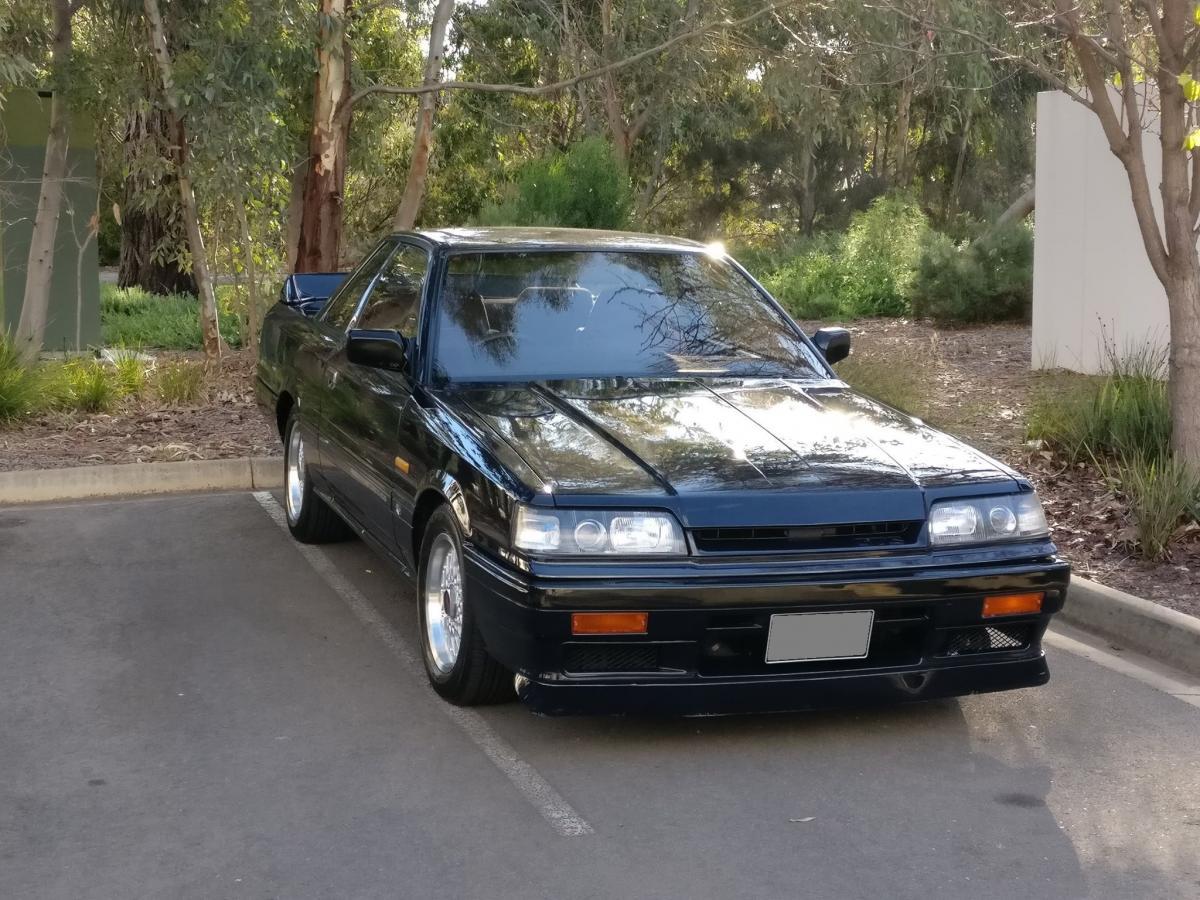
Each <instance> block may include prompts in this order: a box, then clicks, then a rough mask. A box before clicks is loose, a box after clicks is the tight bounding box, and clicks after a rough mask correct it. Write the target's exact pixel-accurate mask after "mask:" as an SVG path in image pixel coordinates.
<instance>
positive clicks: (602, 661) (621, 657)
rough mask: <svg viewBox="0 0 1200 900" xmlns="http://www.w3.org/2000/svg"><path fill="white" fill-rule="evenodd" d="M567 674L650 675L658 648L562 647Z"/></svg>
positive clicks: (592, 645)
mask: <svg viewBox="0 0 1200 900" xmlns="http://www.w3.org/2000/svg"><path fill="white" fill-rule="evenodd" d="M563 668H564V669H565V670H566V671H567V672H576V673H587V672H654V671H657V670H658V668H659V665H658V648H657V647H648V646H638V645H636V644H572V645H570V646H568V647H567V648H566V652H565V658H564V660H563Z"/></svg>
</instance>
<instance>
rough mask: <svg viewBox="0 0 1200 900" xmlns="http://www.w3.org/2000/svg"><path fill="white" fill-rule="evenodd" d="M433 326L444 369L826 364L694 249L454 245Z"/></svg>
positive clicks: (504, 375) (724, 369) (660, 371)
mask: <svg viewBox="0 0 1200 900" xmlns="http://www.w3.org/2000/svg"><path fill="white" fill-rule="evenodd" d="M437 335H438V336H437V342H436V349H435V370H436V373H437V375H438V377H439V379H441V380H453V381H501V380H509V381H532V380H545V379H565V378H606V377H615V376H631V377H637V376H648V375H659V376H662V375H691V376H705V375H738V376H766V377H799V378H811V377H813V376H816V375H818V374H822V368H821V366H820V364H819V363H818V362H817V360H816V358H815V356H814V355H813V352H812V351H811V349H810V348H809V347H808V346H807V344H806V343H805V342H804V341H803V339H802V338H801V337H800V336H799V335H798V334H797V332H796V330H795V329H794V327H793V326H792V325H791V323H790V322H788V321H787V320H786V319H785V317H783V316H782V315H781V314H780V313H779V312H778V311H777V310H775V309H774V308H773V307H772V306H771V305H770V304H769V303H768V302H766V301H765V300H764V299H763V298H762V297H761V296H760V295H759V293H758V292H757V291H756V290H755V288H754V286H753V285H752V284H751V283H750V282H749V281H748V280H747V279H746V278H745V277H744V276H743V275H742V274H741V273H740V272H738V271H737V270H736V269H734V268H733V266H731V265H730V264H729V263H728V262H727V261H725V260H722V259H714V258H712V257H710V256H708V255H706V254H704V253H702V252H696V253H677V252H624V253H618V252H600V251H582V252H580V251H560V252H540V253H511V252H510V253H496V252H490V253H467V254H458V255H455V256H453V257H451V258H450V262H449V266H448V272H447V275H446V280H445V283H444V285H443V289H442V294H441V297H440V302H439V304H438V331H437Z"/></svg>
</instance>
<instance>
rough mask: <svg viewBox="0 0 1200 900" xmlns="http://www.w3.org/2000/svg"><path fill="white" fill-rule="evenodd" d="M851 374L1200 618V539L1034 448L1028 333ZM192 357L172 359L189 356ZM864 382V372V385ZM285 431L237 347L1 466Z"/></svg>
mask: <svg viewBox="0 0 1200 900" xmlns="http://www.w3.org/2000/svg"><path fill="white" fill-rule="evenodd" d="M852 330H853V332H854V346H855V356H854V358H853V361H854V365H855V367H856V368H855V369H852V370H847V372H846V376H847V377H849V378H851V380H856V381H857V383H858V384H859V385H860V386H862V387H863V388H864V389H866V390H868V391H870V390H871V384H872V382H875V383H876V384H877V388H878V390H879V391H880V393H881V394H883V395H884V396H885V397H886V398H888V399H893V400H895V401H897V402H899V401H900V400H903V401H904V402H901V403H900V405H903V406H906V407H908V408H909V410H910V411H911V412H913V413H914V414H916V415H919V416H921V417H923V418H925V419H926V420H928V421H929V422H930V423H932V424H934V425H937V426H938V427H940V428H944V429H946V430H948V431H950V432H952V433H953V434H956V435H958V436H959V437H961V438H963V439H964V440H967V441H969V442H971V443H972V444H974V445H976V446H978V447H979V448H981V449H983V450H985V451H987V452H988V453H991V454H993V455H995V456H997V457H999V458H1000V459H1003V460H1004V461H1005V462H1007V463H1008V464H1009V465H1011V466H1013V467H1014V468H1016V469H1018V470H1019V471H1021V472H1024V473H1025V474H1026V475H1028V476H1029V478H1030V479H1031V480H1032V481H1033V482H1034V483H1035V484H1036V485H1037V487H1038V491H1039V493H1040V494H1041V497H1042V501H1043V503H1044V504H1045V507H1046V514H1047V516H1048V517H1049V519H1050V521H1051V524H1052V526H1053V528H1054V539H1055V541H1056V542H1057V544H1058V546H1059V549H1060V550H1061V552H1062V553H1063V555H1064V556H1066V557H1067V558H1068V559H1070V560H1071V562H1072V563H1073V564H1074V566H1075V571H1076V572H1077V573H1078V574H1080V575H1083V576H1085V577H1088V578H1093V579H1095V580H1097V581H1101V582H1103V583H1105V584H1108V585H1110V586H1112V587H1115V588H1118V589H1121V590H1126V591H1129V592H1130V593H1133V594H1137V595H1138V596H1142V597H1147V598H1149V599H1152V600H1155V601H1158V602H1159V603H1162V604H1163V605H1165V606H1169V607H1172V608H1174V609H1178V610H1181V611H1184V612H1188V613H1191V614H1193V615H1200V533H1196V532H1193V533H1192V534H1190V535H1188V536H1187V537H1186V538H1185V539H1183V540H1181V541H1179V542H1177V543H1176V544H1175V545H1174V547H1173V548H1172V553H1171V559H1169V560H1167V561H1164V562H1148V561H1146V560H1143V559H1141V558H1139V557H1138V556H1137V555H1136V553H1135V551H1134V548H1133V547H1132V546H1131V544H1130V543H1129V536H1130V530H1129V516H1128V513H1127V511H1126V510H1125V508H1124V506H1123V505H1122V504H1121V503H1120V502H1119V501H1118V500H1117V499H1116V498H1115V497H1114V496H1113V494H1112V492H1111V491H1110V490H1109V489H1108V488H1107V486H1106V485H1105V483H1104V481H1103V479H1102V478H1101V477H1100V475H1099V473H1097V472H1096V471H1095V469H1093V468H1091V467H1089V466H1084V465H1076V466H1069V465H1067V464H1066V462H1065V461H1064V460H1062V459H1061V458H1058V457H1056V456H1055V455H1054V454H1053V453H1050V452H1048V451H1045V450H1041V449H1037V448H1031V447H1029V446H1027V444H1026V442H1025V412H1026V409H1027V407H1028V403H1029V398H1030V394H1031V391H1032V390H1033V389H1034V388H1035V386H1036V385H1037V383H1038V381H1039V379H1040V378H1044V377H1046V376H1043V375H1038V374H1037V373H1033V372H1031V371H1030V369H1029V359H1030V332H1029V328H1028V326H1025V325H988V326H980V327H974V328H960V329H946V328H938V327H934V326H932V325H929V324H925V323H921V322H911V321H908V320H904V319H879V320H866V321H862V322H858V323H855V325H854V326H853V329H852ZM184 355H190V356H195V355H194V354H164V356H184ZM854 374H857V375H858V376H859V377H858V378H857V379H856V378H854V377H853V375H854ZM279 452H280V444H279V437H278V435H277V434H276V433H275V430H274V427H273V425H272V423H271V422H269V421H268V419H267V417H266V416H264V415H263V414H262V413H261V412H260V411H259V409H258V408H257V406H256V405H255V402H254V364H253V360H252V358H251V355H250V354H249V353H248V352H246V351H240V352H231V353H229V354H228V355H227V356H226V358H225V359H224V361H223V363H222V366H221V368H220V371H219V372H218V373H215V374H213V375H211V376H210V378H209V380H208V384H207V385H206V396H205V398H204V399H203V400H202V401H201V402H198V403H196V404H193V405H189V406H184V407H169V406H163V405H161V404H159V403H157V402H155V401H154V400H151V399H141V400H135V401H126V402H125V403H124V404H123V405H122V406H121V407H120V408H118V409H116V410H114V411H113V412H112V413H106V414H95V415H83V414H78V413H75V414H66V413H55V414H47V415H43V416H40V417H37V418H33V419H30V420H27V421H25V422H23V423H21V424H19V425H15V426H13V425H9V426H5V427H0V470H16V469H47V468H59V467H64V466H80V465H92V464H100V463H136V462H150V461H159V460H184V459H220V458H228V457H241V456H272V455H278V454H279Z"/></svg>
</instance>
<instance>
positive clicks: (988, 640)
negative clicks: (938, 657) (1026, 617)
mask: <svg viewBox="0 0 1200 900" xmlns="http://www.w3.org/2000/svg"><path fill="white" fill-rule="evenodd" d="M1028 646H1029V626H1027V625H1008V626H993V625H987V626H985V627H983V628H968V629H965V630H963V631H959V632H957V633H955V634H954V635H952V636H951V637H950V639H949V641H948V642H947V643H946V649H945V651H944V653H943V655H944V656H963V655H966V654H968V653H991V652H994V651H997V650H1021V649H1024V648H1025V647H1028Z"/></svg>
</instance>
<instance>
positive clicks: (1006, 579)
mask: <svg viewBox="0 0 1200 900" xmlns="http://www.w3.org/2000/svg"><path fill="white" fill-rule="evenodd" d="M466 557H467V567H466V568H467V571H466V575H467V579H468V590H469V592H470V596H472V597H473V598H476V602H475V603H474V608H475V609H476V611H477V615H478V622H479V626H480V629H481V631H482V633H483V638H484V641H485V642H486V644H487V645H488V649H489V651H490V652H491V653H492V655H493V656H495V657H496V658H497V659H498V660H499V661H500V662H501V663H503V664H504V665H505V666H507V667H508V668H509V669H511V670H512V671H513V672H515V673H516V674H517V675H518V676H519V677H518V678H517V685H518V693H519V695H520V697H521V699H522V700H524V701H525V702H526V703H527V704H528V705H529V706H531V707H532V708H533V709H534V710H535V711H538V712H542V713H548V714H565V713H574V712H588V713H653V712H665V713H673V714H716V713H733V712H756V711H783V710H801V709H817V708H826V707H841V706H853V705H861V704H870V703H890V702H904V701H914V700H930V699H935V698H940V697H952V696H960V695H963V694H973V693H985V692H990V691H1003V690H1010V689H1013V688H1021V687H1031V686H1035V685H1040V684H1044V683H1045V682H1046V681H1047V680H1048V679H1049V670H1048V668H1047V666H1046V660H1045V657H1044V655H1043V653H1042V646H1041V642H1042V635H1043V634H1044V633H1045V630H1046V627H1047V625H1048V624H1049V622H1050V619H1051V617H1052V616H1053V614H1054V613H1056V612H1058V611H1059V610H1060V609H1062V605H1063V602H1064V600H1065V598H1066V593H1067V586H1068V583H1069V579H1070V568H1069V566H1068V565H1067V564H1066V563H1065V562H1062V561H1061V560H1058V559H1057V558H1053V557H1048V558H1043V559H1038V560H1025V561H1020V562H990V563H983V564H978V565H974V566H969V567H962V566H958V567H954V568H950V569H937V568H930V569H926V570H917V571H911V570H910V571H905V572H902V573H899V572H893V573H891V574H890V576H885V575H884V573H883V572H879V571H874V572H872V573H870V574H867V575H863V574H862V573H859V576H857V577H856V576H855V575H854V574H853V573H847V572H844V571H843V572H838V573H836V574H833V575H830V574H828V573H826V574H824V575H811V574H806V573H803V572H801V571H796V572H793V573H792V574H790V575H780V574H778V573H777V572H775V571H769V570H766V569H764V570H761V571H758V572H753V571H751V572H747V571H745V570H742V571H739V572H738V573H737V574H736V575H734V574H732V573H725V574H724V575H713V574H711V573H709V572H705V573H704V575H703V576H697V577H691V578H688V577H673V578H670V579H654V578H650V577H633V578H630V577H618V578H605V577H603V576H601V577H591V578H589V577H577V576H574V577H555V576H552V575H550V576H548V575H546V574H544V573H543V574H535V573H528V572H521V571H518V570H516V569H514V568H512V567H509V566H507V565H504V564H502V563H499V562H498V561H496V560H494V559H493V558H492V557H490V556H487V555H485V554H483V553H481V552H479V551H478V550H473V549H468V551H467V553H466ZM1030 592H1041V593H1043V594H1044V600H1043V604H1042V611H1041V613H1040V614H1037V615H1017V616H1007V617H997V618H990V619H985V618H983V615H982V607H983V598H984V597H985V596H988V595H995V594H1014V593H1030ZM864 609H870V610H872V611H873V612H874V623H873V629H872V634H871V642H870V646H869V649H868V653H867V656H866V657H865V658H864V659H853V660H827V661H820V662H800V663H767V662H766V661H765V649H766V640H767V633H768V630H769V627H770V622H771V616H772V615H776V614H781V613H800V612H835V611H851V610H864ZM597 610H639V611H640V610H646V611H648V612H649V620H648V621H649V624H648V627H647V633H646V634H644V635H628V636H610V635H602V636H588V637H583V636H574V635H572V633H571V613H572V612H576V611H597Z"/></svg>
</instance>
